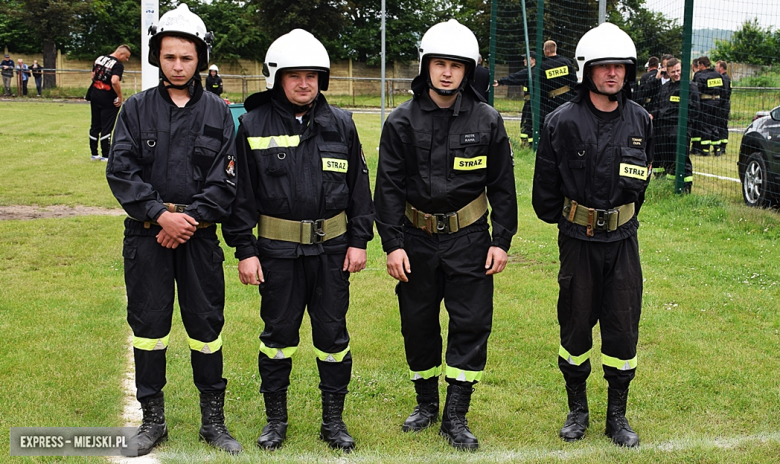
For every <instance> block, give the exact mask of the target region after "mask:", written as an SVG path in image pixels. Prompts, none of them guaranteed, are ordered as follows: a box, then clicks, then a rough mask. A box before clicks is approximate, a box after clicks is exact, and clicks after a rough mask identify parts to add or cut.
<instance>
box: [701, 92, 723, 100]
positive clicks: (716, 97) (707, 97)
mask: <svg viewBox="0 0 780 464" xmlns="http://www.w3.org/2000/svg"><path fill="white" fill-rule="evenodd" d="M700 98H701V99H702V100H719V99H720V95H710V94H707V93H704V94H702V95H701V97H700Z"/></svg>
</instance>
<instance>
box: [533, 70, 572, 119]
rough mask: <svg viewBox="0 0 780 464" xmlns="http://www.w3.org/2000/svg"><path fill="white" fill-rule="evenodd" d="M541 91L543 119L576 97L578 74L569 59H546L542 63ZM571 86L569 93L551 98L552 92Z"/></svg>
mask: <svg viewBox="0 0 780 464" xmlns="http://www.w3.org/2000/svg"><path fill="white" fill-rule="evenodd" d="M539 82H540V84H539V89H540V90H541V97H542V98H541V102H542V103H541V111H542V116H541V119H542V120H544V118H545V116H546V115H547V114H550V113H551V112H552V111H553V110H555V109H556V108H558V107H559V106H561V105H562V104H564V103H566V102H567V101H569V100H571V99H572V98H574V96H575V94H576V93H575V92H574V87H575V86H576V85H577V72H576V71H575V70H574V67H573V66H572V64H571V61H569V59H568V58H566V57H563V56H561V55H555V56H551V57H549V58H548V57H545V58H544V61H542V74H541V77H540V81H539ZM564 86H569V89H570V90H569V91H567V92H566V93H563V94H561V95H558V96H556V97H550V92H552V91H554V90H558V89H560V88H562V87H564Z"/></svg>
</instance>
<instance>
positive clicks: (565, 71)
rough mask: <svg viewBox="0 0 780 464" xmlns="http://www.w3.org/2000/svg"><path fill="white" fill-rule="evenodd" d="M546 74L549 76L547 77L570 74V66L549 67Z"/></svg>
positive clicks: (552, 77) (553, 77)
mask: <svg viewBox="0 0 780 464" xmlns="http://www.w3.org/2000/svg"><path fill="white" fill-rule="evenodd" d="M544 75H545V76H547V79H555V78H556V77H561V76H568V75H569V67H568V66H561V67H560V68H553V69H548V70H547V71H545V72H544Z"/></svg>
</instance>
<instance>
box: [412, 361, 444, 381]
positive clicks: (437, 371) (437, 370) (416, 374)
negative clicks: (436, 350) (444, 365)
mask: <svg viewBox="0 0 780 464" xmlns="http://www.w3.org/2000/svg"><path fill="white" fill-rule="evenodd" d="M440 375H441V365H439V366H436V367H432V368H430V369H427V370H424V371H412V370H410V371H409V380H420V379H423V380H425V379H431V378H433V377H438V376H440Z"/></svg>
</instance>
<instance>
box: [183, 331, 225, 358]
mask: <svg viewBox="0 0 780 464" xmlns="http://www.w3.org/2000/svg"><path fill="white" fill-rule="evenodd" d="M187 341H189V343H190V349H191V350H192V351H197V352H200V353H203V354H212V353H216V352H217V351H219V350H220V349H222V335H220V336H218V337H217V339H216V340H214V341H213V342H202V341H200V340H195V339H194V338H189V337H188V338H187Z"/></svg>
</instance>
